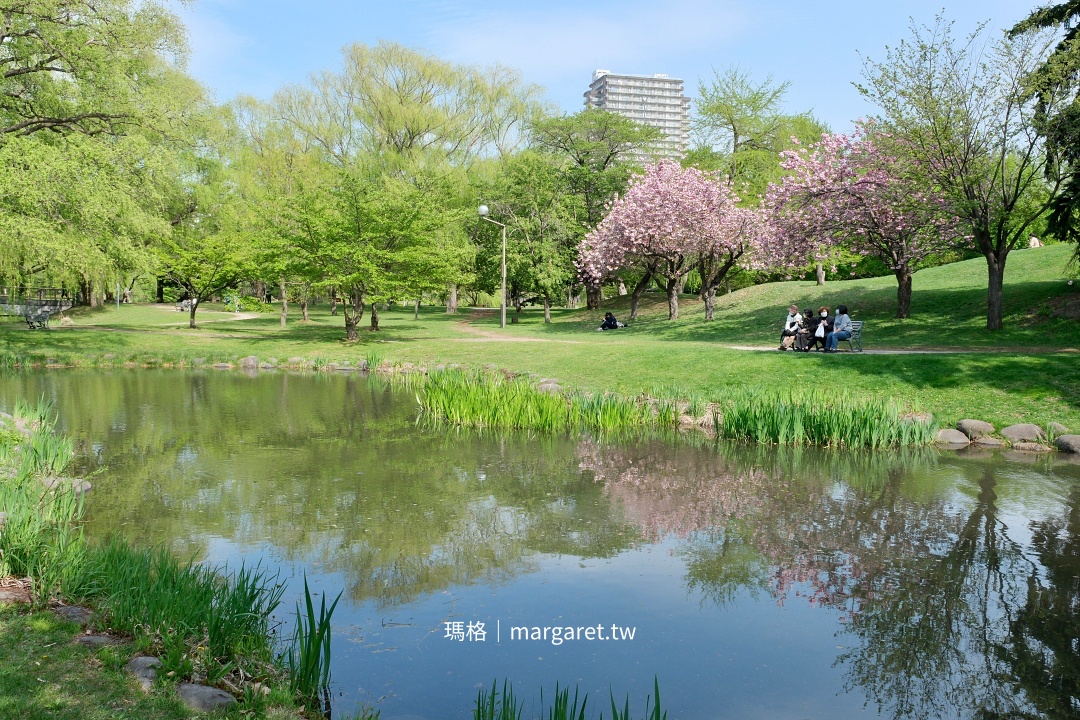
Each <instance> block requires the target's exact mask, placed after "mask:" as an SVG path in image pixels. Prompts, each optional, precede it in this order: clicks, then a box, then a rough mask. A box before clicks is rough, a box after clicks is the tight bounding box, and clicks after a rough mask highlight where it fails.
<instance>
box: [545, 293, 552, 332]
mask: <svg viewBox="0 0 1080 720" xmlns="http://www.w3.org/2000/svg"><path fill="white" fill-rule="evenodd" d="M544 324H545V325H550V324H551V296H550V295H548V294H547V293H544Z"/></svg>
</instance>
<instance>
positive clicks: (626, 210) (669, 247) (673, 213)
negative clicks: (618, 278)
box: [579, 160, 765, 282]
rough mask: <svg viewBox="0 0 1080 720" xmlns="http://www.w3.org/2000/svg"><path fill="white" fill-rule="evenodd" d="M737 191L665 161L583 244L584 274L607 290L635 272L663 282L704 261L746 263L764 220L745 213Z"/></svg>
mask: <svg viewBox="0 0 1080 720" xmlns="http://www.w3.org/2000/svg"><path fill="white" fill-rule="evenodd" d="M738 202H739V198H738V197H737V196H736V195H735V193H734V192H733V191H732V187H731V183H730V182H728V181H727V180H724V179H722V178H720V177H718V176H717V175H716V174H714V173H707V172H703V171H701V170H698V169H697V168H683V167H681V166H680V165H679V164H678V163H677V162H673V161H670V160H662V161H660V162H659V163H658V164H656V165H650V166H648V167H646V168H645V172H644V174H642V175H638V176H635V177H634V178H633V179H632V180H631V183H630V187H629V188H628V189H627V191H626V193H625V194H624V195H623V196H621V197H619V198H616V200H615V202H614V203H613V204H612V207H611V210H610V211H609V212H608V214H607V216H606V217H605V218H604V219H603V220H602V221H601V222H600V224H599V225H598V226H597V227H596V229H595V230H594V231H593V232H591V233H589V235H588V236H587V237H586V238H585V240H584V241H583V243H582V247H581V253H580V256H579V271H580V272H581V274H582V276H583V277H585V278H588V279H589V280H590V281H592V282H601V281H603V280H604V279H606V278H609V277H611V276H612V275H613V274H614V273H615V272H616V271H618V270H621V269H625V268H628V267H633V266H636V265H645V266H658V267H659V268H660V270H659V274H660V275H662V276H669V275H670V273H672V272H676V273H677V272H685V271H688V270H689V268H690V266H691V265H692V263H694V262H695V261H696V259H697V258H699V257H700V256H702V255H706V256H719V255H724V254H727V253H734V254H735V255H737V256H738V255H741V254H743V253H744V252H746V250H748V249H749V248H750V246H751V245H753V244H754V243H755V242H756V238H757V234H759V233H762V232H763V231H764V227H765V223H764V222H763V221H762V219H761V217H760V215H759V214H758V213H757V212H755V211H753V210H747V209H745V208H740V207H739V206H738Z"/></svg>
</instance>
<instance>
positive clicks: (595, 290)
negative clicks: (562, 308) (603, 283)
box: [585, 285, 602, 310]
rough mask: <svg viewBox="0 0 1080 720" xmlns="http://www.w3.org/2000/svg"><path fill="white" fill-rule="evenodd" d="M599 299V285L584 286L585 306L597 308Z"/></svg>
mask: <svg viewBox="0 0 1080 720" xmlns="http://www.w3.org/2000/svg"><path fill="white" fill-rule="evenodd" d="M601 299H602V294H601V291H600V286H599V285H597V286H596V287H592V286H589V287H586V288H585V307H587V308H588V309H590V310H599V309H600V300H601Z"/></svg>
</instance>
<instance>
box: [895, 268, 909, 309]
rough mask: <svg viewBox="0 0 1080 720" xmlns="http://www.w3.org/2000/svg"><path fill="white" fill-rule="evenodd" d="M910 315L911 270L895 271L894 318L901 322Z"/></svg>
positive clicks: (899, 269) (898, 269) (901, 269)
mask: <svg viewBox="0 0 1080 720" xmlns="http://www.w3.org/2000/svg"><path fill="white" fill-rule="evenodd" d="M910 315H911V268H910V267H908V266H907V265H903V266H902V267H899V268H897V269H896V317H897V318H899V319H901V320H903V319H904V318H906V317H908V316H910Z"/></svg>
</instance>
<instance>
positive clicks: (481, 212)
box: [476, 205, 491, 217]
mask: <svg viewBox="0 0 1080 720" xmlns="http://www.w3.org/2000/svg"><path fill="white" fill-rule="evenodd" d="M476 212H477V214H478V215H480V217H487V216H488V213H489V212H491V211H490V210H488V206H487V205H481V206H480V207H478V208H477V209H476Z"/></svg>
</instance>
